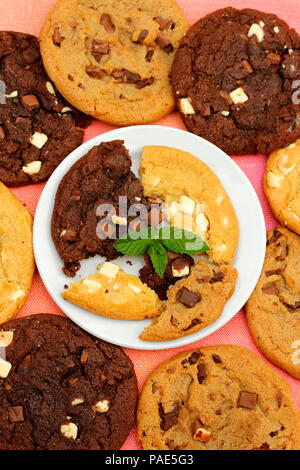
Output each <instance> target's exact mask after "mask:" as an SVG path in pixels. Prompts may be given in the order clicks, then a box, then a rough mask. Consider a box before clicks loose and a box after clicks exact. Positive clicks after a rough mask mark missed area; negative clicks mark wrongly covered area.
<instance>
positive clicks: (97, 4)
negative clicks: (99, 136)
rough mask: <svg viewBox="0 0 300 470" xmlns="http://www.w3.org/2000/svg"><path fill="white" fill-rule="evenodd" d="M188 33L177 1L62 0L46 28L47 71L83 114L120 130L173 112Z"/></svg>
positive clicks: (43, 44) (43, 50)
mask: <svg viewBox="0 0 300 470" xmlns="http://www.w3.org/2000/svg"><path fill="white" fill-rule="evenodd" d="M188 28H189V24H188V22H187V21H186V19H185V17H184V15H183V13H182V11H181V9H180V8H179V6H178V5H177V3H176V2H175V1H174V0H160V1H159V2H158V1H157V0H122V2H116V1H114V0H60V1H59V2H58V3H57V4H56V5H55V6H54V8H53V9H52V11H51V12H50V13H49V15H48V17H47V20H46V23H45V25H44V27H43V29H42V32H41V36H40V40H41V53H42V57H43V60H44V65H45V68H46V70H47V72H48V74H49V75H50V77H51V78H52V80H53V81H54V83H55V84H56V86H57V88H58V89H59V91H60V92H61V94H62V95H63V96H64V97H65V98H66V99H68V100H69V101H70V103H72V104H73V105H74V106H76V107H77V108H78V109H80V110H82V111H83V112H85V113H87V114H91V115H92V116H94V117H96V118H97V119H101V120H103V121H105V122H109V123H112V124H117V125H130V124H145V123H147V122H150V121H154V120H157V119H160V118H161V117H163V116H164V115H166V114H168V113H169V112H171V111H172V110H173V108H174V98H173V95H172V90H171V86H170V81H169V80H170V79H169V75H170V72H171V65H172V61H173V58H174V54H175V51H176V49H177V47H178V45H179V42H180V40H181V38H182V36H183V35H184V34H185V33H186V31H187V30H188Z"/></svg>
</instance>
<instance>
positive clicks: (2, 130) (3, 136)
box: [0, 126, 5, 139]
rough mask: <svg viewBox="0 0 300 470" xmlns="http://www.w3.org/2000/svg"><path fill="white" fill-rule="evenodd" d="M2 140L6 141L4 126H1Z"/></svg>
mask: <svg viewBox="0 0 300 470" xmlns="http://www.w3.org/2000/svg"><path fill="white" fill-rule="evenodd" d="M0 139H5V132H4V129H3V127H2V126H0Z"/></svg>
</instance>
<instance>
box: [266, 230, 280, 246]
mask: <svg viewBox="0 0 300 470" xmlns="http://www.w3.org/2000/svg"><path fill="white" fill-rule="evenodd" d="M281 236H282V233H281V232H280V231H279V230H277V229H276V228H275V230H274V232H273V235H272V237H271V238H270V239H269V240H268V241H267V245H271V244H272V243H276V241H277V240H278V238H280V237H281Z"/></svg>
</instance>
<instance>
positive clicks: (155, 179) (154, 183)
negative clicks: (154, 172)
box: [153, 178, 160, 187]
mask: <svg viewBox="0 0 300 470" xmlns="http://www.w3.org/2000/svg"><path fill="white" fill-rule="evenodd" d="M159 183H160V178H154V180H153V186H154V187H156V186H158V185H159Z"/></svg>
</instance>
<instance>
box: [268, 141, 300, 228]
mask: <svg viewBox="0 0 300 470" xmlns="http://www.w3.org/2000/svg"><path fill="white" fill-rule="evenodd" d="M264 191H265V194H266V196H267V198H268V201H269V204H270V206H271V209H272V211H273V213H274V215H275V217H276V219H278V220H279V222H281V223H282V225H286V226H287V227H288V228H290V229H291V230H294V232H296V233H298V235H300V140H297V142H296V143H294V144H291V145H289V146H288V147H285V148H283V149H280V150H277V151H276V152H273V153H272V154H271V155H270V156H269V159H268V161H267V167H266V172H265V175H264Z"/></svg>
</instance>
